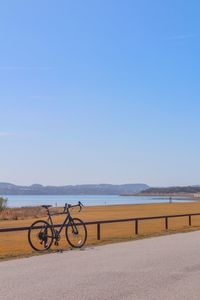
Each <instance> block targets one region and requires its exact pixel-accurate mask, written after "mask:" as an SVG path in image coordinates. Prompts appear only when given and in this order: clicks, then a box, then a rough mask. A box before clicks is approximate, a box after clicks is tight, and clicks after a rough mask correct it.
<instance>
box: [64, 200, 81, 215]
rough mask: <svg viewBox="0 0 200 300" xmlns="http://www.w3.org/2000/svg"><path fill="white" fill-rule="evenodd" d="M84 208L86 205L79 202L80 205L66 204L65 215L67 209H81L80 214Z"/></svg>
mask: <svg viewBox="0 0 200 300" xmlns="http://www.w3.org/2000/svg"><path fill="white" fill-rule="evenodd" d="M83 206H84V205H83V204H82V203H81V201H79V202H78V204H76V205H71V204H68V203H65V206H64V210H63V213H65V212H66V210H67V209H69V208H73V207H79V212H80V211H81V209H82V207H83Z"/></svg>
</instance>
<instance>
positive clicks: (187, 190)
mask: <svg viewBox="0 0 200 300" xmlns="http://www.w3.org/2000/svg"><path fill="white" fill-rule="evenodd" d="M196 193H200V186H199V185H192V186H172V187H164V188H162V187H161V188H156V187H154V188H153V187H152V188H148V189H146V190H143V191H141V192H140V193H139V194H140V195H162V194H163V195H166V194H196Z"/></svg>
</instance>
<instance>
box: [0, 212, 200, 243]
mask: <svg viewBox="0 0 200 300" xmlns="http://www.w3.org/2000/svg"><path fill="white" fill-rule="evenodd" d="M192 216H200V213H194V214H183V215H167V216H155V217H139V218H129V219H114V220H99V221H91V222H85V225H86V226H88V225H97V240H100V239H101V224H111V223H122V222H133V224H134V227H133V228H134V232H135V235H138V234H139V221H145V220H157V219H164V220H165V229H166V230H168V229H169V222H168V220H169V219H170V218H180V217H188V224H189V226H192ZM61 226H62V224H55V225H54V227H61ZM29 228H30V227H29V226H28V227H10V228H0V233H1V232H16V231H26V230H29Z"/></svg>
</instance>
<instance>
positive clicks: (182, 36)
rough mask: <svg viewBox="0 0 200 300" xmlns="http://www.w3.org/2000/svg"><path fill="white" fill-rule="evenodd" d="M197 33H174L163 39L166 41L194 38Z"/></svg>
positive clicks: (197, 35)
mask: <svg viewBox="0 0 200 300" xmlns="http://www.w3.org/2000/svg"><path fill="white" fill-rule="evenodd" d="M199 36H200V35H199V34H181V35H174V36H169V37H166V38H165V40H167V41H176V40H188V39H194V38H197V37H199Z"/></svg>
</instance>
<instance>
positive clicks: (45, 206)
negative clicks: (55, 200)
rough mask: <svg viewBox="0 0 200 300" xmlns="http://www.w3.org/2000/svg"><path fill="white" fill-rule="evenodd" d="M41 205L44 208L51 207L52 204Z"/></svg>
mask: <svg viewBox="0 0 200 300" xmlns="http://www.w3.org/2000/svg"><path fill="white" fill-rule="evenodd" d="M42 207H44V208H46V209H47V208H49V207H52V205H42Z"/></svg>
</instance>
